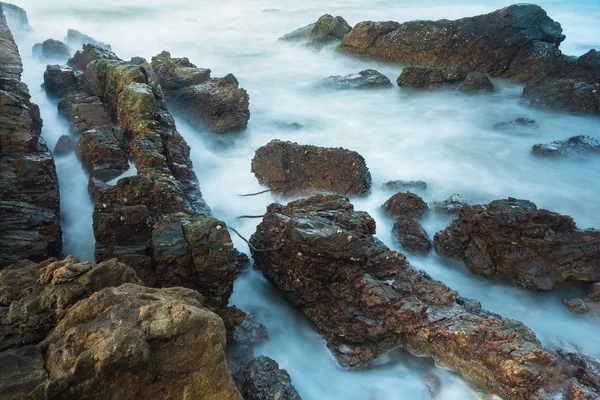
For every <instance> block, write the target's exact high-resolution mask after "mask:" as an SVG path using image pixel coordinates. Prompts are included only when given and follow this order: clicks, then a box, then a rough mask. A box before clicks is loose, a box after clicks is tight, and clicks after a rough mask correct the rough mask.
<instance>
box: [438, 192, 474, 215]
mask: <svg viewBox="0 0 600 400" xmlns="http://www.w3.org/2000/svg"><path fill="white" fill-rule="evenodd" d="M468 205H469V203H468V202H467V200H466V199H464V198H463V197H461V196H460V195H459V194H457V193H454V194H453V195H452V196H450V197H448V198H447V199H446V200H444V201H434V202H433V211H435V212H436V213H438V214H443V215H458V213H459V212H460V210H461V209H462V208H463V207H465V206H468Z"/></svg>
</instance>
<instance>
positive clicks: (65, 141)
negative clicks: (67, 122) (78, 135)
mask: <svg viewBox="0 0 600 400" xmlns="http://www.w3.org/2000/svg"><path fill="white" fill-rule="evenodd" d="M72 151H73V140H72V139H71V137H70V136H67V135H62V136H61V137H59V138H58V141H57V142H56V145H55V146H54V154H55V155H65V154H69V153H70V152H72Z"/></svg>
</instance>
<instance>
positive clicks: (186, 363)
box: [33, 284, 241, 400]
mask: <svg viewBox="0 0 600 400" xmlns="http://www.w3.org/2000/svg"><path fill="white" fill-rule="evenodd" d="M225 343H226V341H225V327H224V325H223V321H222V320H221V318H219V317H218V316H217V315H216V314H213V313H212V312H211V311H209V310H207V309H206V308H204V307H203V300H202V296H201V295H200V294H199V293H198V292H196V291H194V290H190V289H184V288H168V289H151V288H147V287H143V286H138V285H134V284H125V285H121V286H119V287H118V288H106V289H103V290H101V291H99V292H96V293H94V294H93V295H91V296H90V297H88V298H87V299H85V300H82V301H80V302H78V303H77V304H76V305H75V306H74V307H72V308H71V309H70V310H69V311H67V313H66V314H65V315H64V317H63V318H62V320H61V321H60V323H59V324H58V326H57V327H56V328H55V329H54V330H53V331H52V332H51V333H50V334H49V335H48V337H47V338H46V340H44V342H43V344H42V345H43V346H42V347H43V349H44V350H45V359H46V365H45V368H46V370H47V371H48V379H47V380H46V381H45V382H44V383H43V384H42V385H41V386H39V387H38V388H36V389H35V391H34V393H33V395H34V396H35V395H37V396H40V397H43V398H53V399H58V398H60V399H81V398H87V397H90V396H92V397H93V396H96V395H97V394H98V393H102V396H104V397H106V398H111V399H122V400H129V399H131V400H133V399H142V398H155V399H165V400H169V399H172V400H175V399H185V398H189V399H203V400H241V396H240V395H239V392H238V391H237V389H236V387H235V385H234V383H233V380H232V378H231V376H230V375H229V373H228V371H227V362H226V361H225V356H224V349H225ZM34 398H35V397H34Z"/></svg>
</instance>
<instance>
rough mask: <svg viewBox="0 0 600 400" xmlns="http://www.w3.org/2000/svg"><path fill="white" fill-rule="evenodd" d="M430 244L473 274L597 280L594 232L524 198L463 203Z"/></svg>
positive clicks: (532, 284) (599, 240)
mask: <svg viewBox="0 0 600 400" xmlns="http://www.w3.org/2000/svg"><path fill="white" fill-rule="evenodd" d="M434 244H435V249H436V251H437V252H438V253H439V254H440V255H442V256H446V257H450V258H455V259H458V260H463V261H464V262H465V263H466V265H467V267H468V268H469V269H470V270H471V271H473V272H475V273H477V274H481V275H486V276H492V275H502V276H505V277H507V278H508V279H510V280H512V281H513V282H514V283H516V284H518V285H521V286H524V287H526V288H529V289H535V290H550V289H552V288H553V287H554V285H555V284H556V283H560V282H597V281H600V250H599V249H600V231H596V230H594V229H589V230H580V229H577V226H576V225H575V222H573V219H572V218H571V217H568V216H565V215H560V214H558V213H554V212H550V211H547V210H540V209H538V208H537V207H536V205H535V204H533V203H532V202H530V201H527V200H517V199H513V198H508V199H506V200H496V201H493V202H491V203H490V204H488V205H486V206H470V207H463V208H462V209H461V211H460V213H459V216H458V219H457V220H456V221H454V222H453V223H452V225H450V226H449V227H448V228H446V229H445V230H443V231H441V232H439V233H437V234H436V235H435V239H434Z"/></svg>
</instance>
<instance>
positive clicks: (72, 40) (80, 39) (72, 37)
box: [64, 29, 112, 51]
mask: <svg viewBox="0 0 600 400" xmlns="http://www.w3.org/2000/svg"><path fill="white" fill-rule="evenodd" d="M64 41H65V43H66V44H68V45H69V46H71V47H72V48H74V49H81V48H82V47H83V45H84V44H93V45H96V46H98V47H101V48H103V49H105V50H108V51H110V50H112V49H111V47H110V44H106V43H102V42H99V41H98V40H96V39H94V38H92V37H90V36H88V35H86V34H84V33H81V32H79V31H78V30H75V29H68V30H67V36H66V37H65V40H64Z"/></svg>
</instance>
